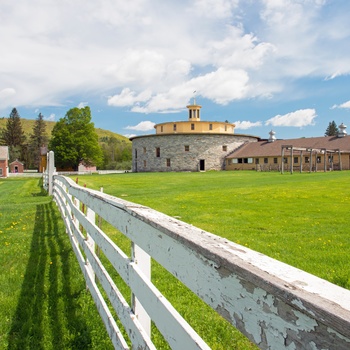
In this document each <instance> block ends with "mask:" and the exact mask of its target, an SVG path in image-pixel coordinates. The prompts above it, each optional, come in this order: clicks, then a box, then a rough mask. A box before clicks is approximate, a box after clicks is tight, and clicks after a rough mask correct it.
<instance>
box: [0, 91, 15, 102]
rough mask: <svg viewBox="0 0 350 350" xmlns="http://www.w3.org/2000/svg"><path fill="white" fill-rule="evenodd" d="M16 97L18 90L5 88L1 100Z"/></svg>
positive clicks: (0, 92)
mask: <svg viewBox="0 0 350 350" xmlns="http://www.w3.org/2000/svg"><path fill="white" fill-rule="evenodd" d="M14 95H16V90H15V89H13V88H5V89H2V90H0V100H3V99H4V100H5V99H7V98H11V97H12V96H14Z"/></svg>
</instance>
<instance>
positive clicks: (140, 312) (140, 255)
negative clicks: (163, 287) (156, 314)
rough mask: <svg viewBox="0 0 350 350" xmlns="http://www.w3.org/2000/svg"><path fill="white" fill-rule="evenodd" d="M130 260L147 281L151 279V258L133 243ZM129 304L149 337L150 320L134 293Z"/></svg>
mask: <svg viewBox="0 0 350 350" xmlns="http://www.w3.org/2000/svg"><path fill="white" fill-rule="evenodd" d="M131 259H132V261H134V262H135V264H136V265H137V267H138V268H139V269H140V270H141V271H142V273H143V274H144V275H145V276H146V277H147V278H148V279H151V257H150V256H149V255H148V254H147V253H146V252H145V251H144V250H142V249H141V248H140V247H139V246H137V245H136V244H135V243H134V242H132V243H131ZM131 304H132V309H133V311H134V314H135V316H136V317H137V319H138V320H139V322H140V323H141V325H142V327H143V329H144V330H145V332H146V334H147V335H148V336H149V337H151V318H150V317H149V316H148V314H147V312H146V310H145V309H144V308H143V306H142V305H141V303H140V301H139V300H138V299H137V298H136V296H135V295H134V293H133V294H132V295H131Z"/></svg>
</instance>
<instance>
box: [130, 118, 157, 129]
mask: <svg viewBox="0 0 350 350" xmlns="http://www.w3.org/2000/svg"><path fill="white" fill-rule="evenodd" d="M154 126H155V123H153V122H151V121H148V120H146V121H143V122H140V123H138V124H137V125H135V126H127V127H125V128H124V129H128V130H137V131H149V130H153V129H154Z"/></svg>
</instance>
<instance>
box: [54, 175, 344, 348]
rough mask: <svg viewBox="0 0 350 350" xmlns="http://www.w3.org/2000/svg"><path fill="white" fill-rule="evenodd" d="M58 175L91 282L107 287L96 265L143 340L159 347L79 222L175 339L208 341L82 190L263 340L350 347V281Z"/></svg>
mask: <svg viewBox="0 0 350 350" xmlns="http://www.w3.org/2000/svg"><path fill="white" fill-rule="evenodd" d="M54 179H55V181H54V182H53V184H54V185H53V190H54V191H53V192H54V197H55V199H56V201H57V202H58V203H59V206H60V210H61V212H62V213H63V216H64V217H65V222H66V226H67V227H68V228H67V230H68V232H69V233H70V234H71V236H72V237H71V241H72V244H73V248H74V250H75V251H76V253H77V254H78V260H80V264H81V267H82V270H83V272H84V274H85V276H86V278H87V279H88V280H90V281H89V282H88V284H89V287H90V288H92V289H93V290H94V292H93V293H98V288H97V287H95V285H94V281H93V280H94V278H93V273H94V274H96V277H97V278H98V280H99V281H100V283H101V285H102V286H103V288H104V289H105V291H106V292H107V294H108V295H109V298H110V300H111V302H112V304H113V307H114V309H115V310H116V312H117V314H118V317H119V318H120V320H121V322H122V323H123V324H124V327H125V329H127V328H129V329H132V330H130V331H129V333H128V336H129V338H130V339H131V341H132V343H133V346H135V347H137V346H139V347H140V348H152V346H153V344H152V343H151V341H150V340H149V338H148V335H147V331H146V330H145V329H144V328H143V326H142V325H141V324H139V323H138V322H137V319H136V317H135V314H134V313H133V312H134V310H132V308H130V307H129V305H128V303H127V302H126V301H125V299H124V298H123V297H122V296H121V293H120V292H119V290H118V288H117V286H115V284H114V282H113V281H112V279H111V278H110V276H109V275H108V273H107V272H106V271H105V269H104V267H103V265H102V264H101V262H100V260H99V259H98V257H97V255H96V254H95V252H94V249H93V246H91V244H87V242H86V240H87V237H85V236H84V235H83V234H82V233H81V232H80V230H79V225H82V227H83V228H84V230H86V232H87V233H88V235H89V236H90V237H91V239H92V240H93V241H94V242H95V244H96V245H97V246H99V247H100V249H101V251H102V252H103V253H104V254H105V256H106V257H107V258H108V259H109V260H110V261H111V263H112V265H113V267H114V268H115V269H116V271H117V272H118V274H119V275H120V276H121V277H122V278H123V279H124V281H125V282H126V283H127V284H128V285H129V286H130V288H131V290H132V292H133V293H134V294H135V296H136V297H137V298H138V300H139V301H140V303H141V304H142V306H143V307H144V308H145V310H146V311H147V313H148V315H149V316H150V317H151V319H152V320H153V321H154V322H155V324H156V325H157V327H158V329H159V330H160V331H161V333H162V334H163V336H164V337H165V339H167V341H168V342H169V344H170V346H171V347H172V348H174V349H184V348H186V349H192V348H193V349H196V348H201V349H205V348H208V347H207V345H206V344H205V343H204V342H203V341H202V340H201V338H200V337H199V336H198V335H197V334H196V333H195V332H194V331H193V330H192V328H191V327H190V326H189V325H188V324H187V323H186V322H185V321H184V320H183V318H182V317H181V316H180V315H179V314H178V313H177V311H176V310H175V309H174V308H173V307H172V306H171V305H170V304H169V302H168V301H167V300H166V299H165V298H164V297H163V296H162V295H161V294H160V292H159V291H158V290H157V288H156V287H155V286H154V285H153V284H152V283H151V281H150V279H149V277H148V276H146V275H145V274H144V273H143V272H142V271H141V270H140V268H139V267H138V262H137V259H136V260H135V261H133V260H132V259H131V258H129V257H127V256H126V255H125V254H124V253H123V252H122V251H121V250H120V249H119V248H118V247H117V246H116V245H115V244H114V243H113V242H112V241H111V240H110V239H109V238H108V237H107V236H106V235H105V234H104V233H103V231H102V230H101V229H99V228H98V227H97V226H96V224H95V223H94V222H93V221H94V219H93V218H94V216H93V215H91V214H89V215H88V216H89V217H87V216H86V215H85V214H84V213H82V212H81V210H80V209H79V206H78V205H74V201H72V199H73V200H77V201H79V202H80V203H83V204H84V205H85V206H86V207H87V208H89V210H91V211H93V212H94V213H95V214H97V215H99V216H100V217H102V218H103V219H105V220H106V221H108V222H109V223H110V224H112V225H113V226H114V227H115V228H117V229H118V230H119V231H120V232H121V233H123V234H124V235H125V236H126V237H128V238H129V239H130V240H131V241H132V242H133V244H135V245H137V246H138V247H140V248H141V249H142V250H143V251H144V252H146V253H147V254H149V255H150V256H152V258H154V259H155V260H156V261H157V262H159V263H160V264H161V265H162V266H164V267H165V268H166V269H167V270H168V271H169V272H170V273H172V274H173V275H174V276H175V277H176V278H178V279H179V280H180V281H182V282H183V283H184V284H185V285H186V286H187V287H188V288H190V289H191V290H192V291H193V292H194V293H195V294H197V295H198V296H199V297H200V298H201V299H202V300H204V301H205V302H206V303H207V304H208V305H210V306H211V307H212V308H213V309H215V310H216V311H217V312H218V313H219V314H221V315H222V316H223V317H224V318H226V319H227V320H228V321H229V322H230V323H231V324H232V325H233V326H235V327H237V328H238V329H239V330H240V331H241V332H243V333H244V334H245V335H246V336H247V337H248V338H249V339H250V340H251V341H253V342H254V343H256V344H257V345H258V346H259V347H260V348H261V349H282V348H288V349H337V350H339V349H340V350H341V349H344V350H345V349H349V348H350V291H349V290H345V289H343V288H340V287H338V286H335V285H333V284H331V283H329V282H327V281H324V280H321V279H319V278H317V277H315V276H313V275H310V274H308V273H306V272H304V271H301V270H298V269H296V268H293V267H291V266H289V265H286V264H283V263H281V262H279V261H276V260H274V259H271V258H269V257H267V256H265V255H263V254H260V253H257V252H254V251H252V250H250V249H247V248H245V247H242V246H240V245H237V244H235V243H233V242H229V241H227V240H225V239H223V238H220V237H217V236H215V235H213V234H211V233H208V232H205V231H203V230H200V229H198V228H196V227H193V226H191V225H188V224H186V223H183V222H181V221H179V220H176V219H174V218H171V217H169V216H166V215H164V214H161V213H159V212H156V211H154V210H152V209H150V208H147V207H144V206H142V205H138V204H135V203H130V202H127V201H124V200H121V199H118V198H115V197H112V196H109V195H107V194H103V193H101V192H98V191H93V190H89V189H85V188H82V187H80V186H78V185H76V184H75V183H74V182H73V181H72V180H70V179H68V178H65V177H62V176H54ZM77 242H78V243H79V245H80V246H81V247H82V248H81V249H82V250H83V251H84V254H85V256H86V259H85V261H84V258H83V256H82V253H81V251H80V250H79V249H78V248H77ZM86 262H88V264H89V265H90V266H91V268H92V270H91V271H93V272H91V271H90V270H89V269H88V268H87V267H86ZM83 263H84V264H85V265H83ZM95 298H96V300H97V303H98V304H97V305H98V308H104V307H105V306H104V304H103V302H102V301H101V300H100V299H99V296H95ZM109 317H110V316H109V314H108V312H107V311H106V312H105V315H103V316H102V318H104V322H105V324H106V327H107V325H108V327H109V328H108V327H107V328H108V329H109V332H110V333H111V332H117V333H118V332H119V330H118V329H116V328H115V327H114V326H110V325H109V323H110V319H109ZM135 319H136V321H135ZM113 343H114V344H115V346H116V347H118V348H123V346H124V345H123V344H122V341H119V344H118V345H116V344H117V342H116V341H115V342H114V341H113ZM191 344H192V345H191Z"/></svg>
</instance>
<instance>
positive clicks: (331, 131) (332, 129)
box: [324, 120, 339, 136]
mask: <svg viewBox="0 0 350 350" xmlns="http://www.w3.org/2000/svg"><path fill="white" fill-rule="evenodd" d="M338 132H339V130H338V126H337V124H336V123H335V121H334V120H333V121H332V122H329V124H328V126H327V129H326V132H325V134H324V136H337V135H338Z"/></svg>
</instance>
